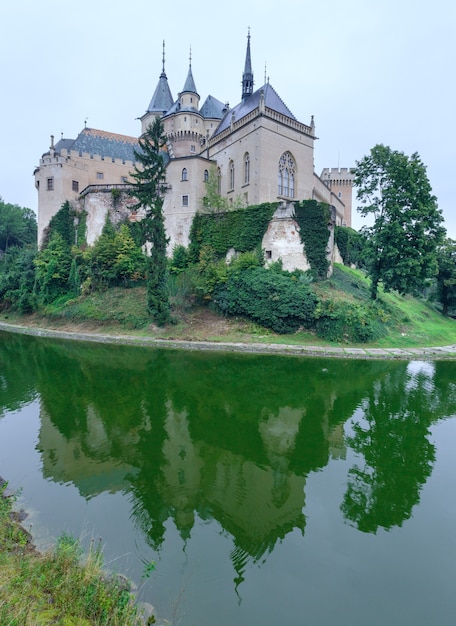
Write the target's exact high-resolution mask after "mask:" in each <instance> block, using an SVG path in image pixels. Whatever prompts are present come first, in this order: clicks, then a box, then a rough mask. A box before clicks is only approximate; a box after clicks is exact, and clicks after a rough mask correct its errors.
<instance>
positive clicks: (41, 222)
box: [35, 150, 133, 244]
mask: <svg viewBox="0 0 456 626" xmlns="http://www.w3.org/2000/svg"><path fill="white" fill-rule="evenodd" d="M132 169H133V163H132V162H131V161H125V162H123V161H122V160H121V159H115V160H112V159H111V158H107V157H106V158H105V159H103V158H102V157H101V156H100V155H90V154H88V153H82V154H80V153H79V152H75V151H68V150H62V151H61V152H60V153H54V154H53V151H52V150H51V152H50V153H49V154H45V155H44V156H43V157H42V158H41V159H40V165H39V167H38V168H37V169H36V170H35V186H36V188H37V190H38V206H39V211H38V244H41V241H42V238H43V233H44V230H45V228H46V227H47V226H48V224H49V222H50V220H51V218H52V217H53V216H54V215H55V214H56V213H57V211H58V210H59V209H60V208H61V206H62V204H63V203H64V202H66V201H67V200H68V201H70V202H71V203H72V204H73V205H75V206H78V205H79V196H80V193H81V192H82V191H83V190H84V189H85V188H86V187H87V186H89V185H96V184H106V183H110V184H124V183H126V182H128V181H131V176H130V172H131V171H132ZM49 180H52V185H51V186H52V189H48V187H49V184H50V183H49V182H48V181H49Z"/></svg>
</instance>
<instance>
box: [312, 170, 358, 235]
mask: <svg viewBox="0 0 456 626" xmlns="http://www.w3.org/2000/svg"><path fill="white" fill-rule="evenodd" d="M320 178H321V179H322V181H323V182H324V183H325V185H326V186H327V187H328V188H329V190H330V191H331V194H334V195H335V196H336V197H337V199H338V200H340V201H341V202H343V203H344V205H345V207H344V218H343V226H349V227H350V228H351V225H352V220H351V215H352V189H353V174H352V171H351V170H350V169H348V168H347V167H341V168H338V167H332V168H331V169H329V168H328V167H325V168H324V169H323V171H322V173H321V176H320Z"/></svg>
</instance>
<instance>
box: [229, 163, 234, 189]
mask: <svg viewBox="0 0 456 626" xmlns="http://www.w3.org/2000/svg"><path fill="white" fill-rule="evenodd" d="M233 189H234V161H230V191H233Z"/></svg>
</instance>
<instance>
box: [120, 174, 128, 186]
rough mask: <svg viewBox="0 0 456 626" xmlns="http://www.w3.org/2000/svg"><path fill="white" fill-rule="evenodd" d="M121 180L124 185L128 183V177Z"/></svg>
mask: <svg viewBox="0 0 456 626" xmlns="http://www.w3.org/2000/svg"><path fill="white" fill-rule="evenodd" d="M120 180H121V181H122V182H123V183H124V184H125V183H126V182H128V179H127V177H126V176H122V177H121V178H120Z"/></svg>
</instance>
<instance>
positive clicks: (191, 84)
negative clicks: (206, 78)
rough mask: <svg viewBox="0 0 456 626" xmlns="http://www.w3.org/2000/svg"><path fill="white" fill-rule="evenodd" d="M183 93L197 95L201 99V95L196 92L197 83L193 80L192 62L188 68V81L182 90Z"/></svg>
mask: <svg viewBox="0 0 456 626" xmlns="http://www.w3.org/2000/svg"><path fill="white" fill-rule="evenodd" d="M181 93H195V94H196V95H197V96H198V97H199V94H198V92H197V91H196V85H195V81H194V79H193V74H192V63H191V61H190V65H189V67H188V74H187V79H186V81H185V85H184V88H183V89H182V92H181Z"/></svg>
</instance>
